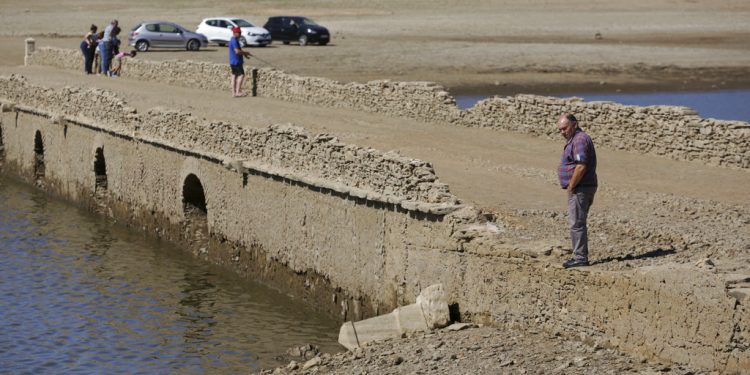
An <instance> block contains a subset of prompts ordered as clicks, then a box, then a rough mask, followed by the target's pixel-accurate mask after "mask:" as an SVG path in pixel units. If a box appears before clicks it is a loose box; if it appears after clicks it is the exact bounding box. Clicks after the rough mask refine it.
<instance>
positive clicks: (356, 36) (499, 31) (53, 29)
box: [0, 0, 750, 94]
mask: <svg viewBox="0 0 750 375" xmlns="http://www.w3.org/2000/svg"><path fill="white" fill-rule="evenodd" d="M0 9H2V12H0V36H4V37H1V38H0V51H3V52H2V53H0V64H3V65H15V64H19V63H20V61H21V58H22V55H19V54H18V52H16V51H14V52H7V51H9V49H10V50H17V46H18V45H19V44H21V45H22V39H23V37H24V36H28V35H32V36H35V37H36V38H37V39H38V40H39V43H40V44H41V45H53V46H65V47H69V48H76V46H77V44H78V42H79V40H80V38H81V36H82V35H83V34H84V33H85V32H86V31H87V28H88V25H89V24H91V23H96V24H97V25H100V26H103V25H105V24H106V22H108V20H109V19H110V18H112V17H117V18H118V19H119V20H120V21H121V24H122V26H123V28H124V29H125V30H126V31H127V30H129V29H130V28H131V27H132V26H134V25H135V24H136V22H138V21H139V20H143V19H168V20H173V21H175V22H178V23H181V24H182V25H184V26H185V27H187V28H189V29H194V28H196V27H197V25H198V23H199V22H200V21H201V19H202V18H204V17H208V16H215V15H224V14H232V15H238V16H242V17H246V18H248V19H249V20H251V21H253V22H255V23H257V24H260V25H262V24H264V23H265V20H266V19H267V17H268V16H272V15H282V14H300V15H306V16H309V17H312V18H314V19H315V20H317V21H318V22H319V23H321V24H323V25H325V26H327V27H328V28H329V29H330V31H331V33H332V42H331V44H330V45H328V46H326V47H319V46H310V47H304V48H302V47H299V46H297V45H289V46H284V45H281V44H278V43H277V44H273V45H272V46H270V47H268V48H263V49H260V48H258V49H254V50H253V53H255V54H257V56H258V57H259V58H261V59H263V60H264V61H265V62H267V63H268V64H266V63H265V62H260V61H259V60H256V62H255V63H256V64H257V65H259V66H267V65H271V66H274V67H278V68H280V69H282V70H284V71H287V72H292V73H297V74H301V75H312V76H320V77H327V78H333V79H337V80H342V81H367V80H373V79H394V80H429V81H436V82H439V83H441V84H444V85H446V86H447V87H450V88H451V89H452V91H453V92H457V93H467V92H481V93H499V94H507V93H515V92H532V93H541V92H556V91H564V90H570V89H574V90H575V89H577V88H581V89H582V88H585V89H587V90H588V91H590V90H592V89H601V90H613V89H623V90H633V89H639V88H641V89H642V88H648V89H664V88H670V89H695V88H704V89H705V88H711V87H716V88H724V87H748V86H750V74H749V73H750V2H747V1H743V0H725V1H721V2H714V1H709V0H684V1H680V0H655V1H649V0H636V1H629V2H618V1H593V2H592V1H587V0H570V1H550V0H531V1H520V0H517V1H511V0H494V1H486V0H468V1H460V2H456V1H446V0H436V1H430V0H418V1H408V2H407V1H396V0H379V1H343V0H312V1H301V0H299V1H291V0H290V1H283V2H280V1H236V0H229V1H223V2H220V3H218V4H210V5H209V4H206V3H201V2H194V1H184V0H183V1H170V2H163V3H155V2H147V1H143V0H134V1H129V2H128V3H127V8H123V7H122V5H121V4H120V3H116V2H114V3H96V4H91V2H88V1H80V0H73V1H66V2H65V3H64V5H59V4H58V2H54V1H49V0H41V1H34V2H28V1H18V0H6V1H3V2H2V3H0ZM597 33H599V34H600V35H601V39H596V38H595V35H596V34H597ZM139 58H147V59H193V60H208V61H216V62H224V61H226V49H225V48H223V47H218V46H211V47H210V48H209V49H207V50H205V51H201V52H198V53H195V52H187V51H175V50H171V51H170V50H162V51H159V52H151V53H146V54H142V55H141V56H139Z"/></svg>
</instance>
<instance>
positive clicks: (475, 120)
mask: <svg viewBox="0 0 750 375" xmlns="http://www.w3.org/2000/svg"><path fill="white" fill-rule="evenodd" d="M81 58H82V57H81V56H80V52H79V51H76V50H68V49H60V48H51V47H41V48H36V50H35V52H33V53H32V54H31V55H29V56H28V57H27V63H28V64H30V65H46V66H54V67H58V68H63V69H71V70H80V68H81ZM228 74H229V68H228V67H227V65H225V64H216V63H206V62H196V61H189V60H188V61H174V60H172V61H161V62H158V61H148V60H142V59H131V60H128V62H127V66H126V67H125V69H123V76H126V77H130V78H134V79H139V80H148V81H154V82H163V83H167V84H172V85H178V86H184V87H192V88H201V89H211V90H228V87H227V86H228V82H229V80H228V79H227V76H228ZM252 78H254V80H253V81H252V82H251V83H250V84H252V85H253V92H255V93H257V95H258V96H261V97H269V98H275V99H280V100H285V101H290V102H297V103H307V104H312V105H319V106H323V107H329V108H349V109H354V110H358V111H366V112H371V113H380V114H383V115H386V116H392V117H404V118H411V119H416V120H420V121H426V122H448V123H451V124H453V125H456V126H465V127H485V128H492V129H499V130H507V131H513V132H522V133H528V134H534V135H538V136H547V137H550V136H554V133H555V128H554V123H555V121H556V120H557V118H558V117H559V115H560V114H561V113H563V112H572V113H574V114H576V115H577V116H578V117H579V118H580V119H581V120H582V127H584V128H585V129H586V131H588V132H589V133H590V134H591V135H592V137H593V138H594V141H595V143H596V144H597V145H598V146H604V147H611V148H615V149H620V150H626V151H630V152H637V153H644V154H651V155H659V156H663V157H668V158H672V159H675V160H693V161H699V162H702V163H705V164H709V165H721V166H730V167H737V168H745V169H746V168H750V147H748V146H750V124H749V123H747V122H742V121H724V120H717V119H707V118H702V117H700V116H698V115H697V114H696V112H695V111H693V110H691V109H689V108H686V107H674V106H649V107H640V106H630V105H622V104H618V103H612V102H584V101H582V100H581V99H579V98H570V99H560V98H553V97H545V96H536V95H517V96H513V97H493V98H489V99H486V100H484V101H481V102H480V103H478V104H477V105H475V106H474V107H473V108H469V109H467V110H459V109H458V108H457V107H456V104H455V100H454V98H453V97H452V96H451V95H450V94H449V93H448V92H447V91H446V90H445V89H444V88H443V87H442V86H440V85H438V84H435V83H432V82H392V81H371V82H367V83H356V82H351V83H341V82H337V81H334V80H330V79H325V78H317V77H303V76H298V75H294V74H289V73H285V72H282V71H279V70H275V69H270V68H262V69H257V73H254V74H253V75H252Z"/></svg>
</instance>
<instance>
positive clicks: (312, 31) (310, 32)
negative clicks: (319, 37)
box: [307, 29, 318, 34]
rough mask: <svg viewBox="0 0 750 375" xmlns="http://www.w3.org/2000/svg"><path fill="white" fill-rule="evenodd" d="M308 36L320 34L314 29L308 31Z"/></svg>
mask: <svg viewBox="0 0 750 375" xmlns="http://www.w3.org/2000/svg"><path fill="white" fill-rule="evenodd" d="M307 33H308V34H317V33H318V32H317V31H315V30H313V29H307Z"/></svg>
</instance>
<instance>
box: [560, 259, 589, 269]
mask: <svg viewBox="0 0 750 375" xmlns="http://www.w3.org/2000/svg"><path fill="white" fill-rule="evenodd" d="M588 265H589V261H588V260H578V259H569V260H568V261H567V262H565V263H563V268H573V267H587V266H588Z"/></svg>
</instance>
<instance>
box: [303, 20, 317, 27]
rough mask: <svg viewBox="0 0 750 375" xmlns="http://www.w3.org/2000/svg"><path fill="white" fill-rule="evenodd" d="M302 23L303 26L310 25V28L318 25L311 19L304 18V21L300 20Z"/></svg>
mask: <svg viewBox="0 0 750 375" xmlns="http://www.w3.org/2000/svg"><path fill="white" fill-rule="evenodd" d="M302 22H303V23H304V24H305V25H311V26H313V25H315V26H317V25H318V24H317V23H315V21H313V20H311V19H309V18H305V19H303V20H302Z"/></svg>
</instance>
